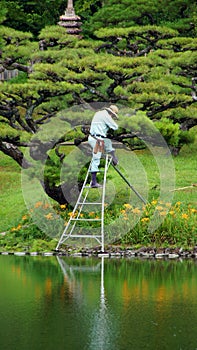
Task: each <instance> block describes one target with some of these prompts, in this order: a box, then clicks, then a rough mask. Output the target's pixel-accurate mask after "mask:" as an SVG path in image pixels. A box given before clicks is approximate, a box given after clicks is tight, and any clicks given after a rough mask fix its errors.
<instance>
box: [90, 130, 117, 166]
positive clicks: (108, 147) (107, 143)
mask: <svg viewBox="0 0 197 350" xmlns="http://www.w3.org/2000/svg"><path fill="white" fill-rule="evenodd" d="M99 140H102V141H104V148H105V152H106V153H110V152H112V151H114V148H113V147H112V142H111V140H110V139H107V138H105V139H104V138H99ZM88 142H89V144H90V146H91V147H92V161H91V168H90V171H91V173H94V172H97V171H99V165H100V160H101V156H102V153H101V152H97V153H96V154H95V153H94V147H95V145H96V139H95V138H94V137H92V136H91V135H90V136H89V137H88Z"/></svg>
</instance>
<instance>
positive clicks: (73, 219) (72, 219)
mask: <svg viewBox="0 0 197 350" xmlns="http://www.w3.org/2000/svg"><path fill="white" fill-rule="evenodd" d="M101 220H102V219H75V218H71V219H70V221H101Z"/></svg>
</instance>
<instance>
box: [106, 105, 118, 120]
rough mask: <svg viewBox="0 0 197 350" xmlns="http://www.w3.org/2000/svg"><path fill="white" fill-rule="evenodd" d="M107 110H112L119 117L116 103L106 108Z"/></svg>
mask: <svg viewBox="0 0 197 350" xmlns="http://www.w3.org/2000/svg"><path fill="white" fill-rule="evenodd" d="M106 110H107V111H109V112H111V113H112V114H113V115H114V116H115V117H116V118H117V119H118V107H117V106H116V105H111V106H109V107H108V108H106Z"/></svg>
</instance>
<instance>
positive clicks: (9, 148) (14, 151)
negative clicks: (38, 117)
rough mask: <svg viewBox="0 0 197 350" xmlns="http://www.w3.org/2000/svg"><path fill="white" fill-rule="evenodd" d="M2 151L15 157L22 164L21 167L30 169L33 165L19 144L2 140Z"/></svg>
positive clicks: (0, 149)
mask: <svg viewBox="0 0 197 350" xmlns="http://www.w3.org/2000/svg"><path fill="white" fill-rule="evenodd" d="M0 151H2V152H3V153H4V154H6V155H7V156H9V157H11V158H12V159H14V160H15V161H16V162H17V163H18V164H19V165H20V167H21V168H23V169H28V168H29V167H31V164H30V163H29V162H28V161H27V160H26V159H25V158H24V155H23V153H22V152H21V151H20V149H19V148H18V147H17V146H15V145H13V144H11V143H9V142H1V143H0Z"/></svg>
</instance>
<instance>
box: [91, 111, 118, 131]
mask: <svg viewBox="0 0 197 350" xmlns="http://www.w3.org/2000/svg"><path fill="white" fill-rule="evenodd" d="M109 129H113V130H117V129H118V125H117V124H116V122H115V121H114V120H113V118H112V117H111V116H110V114H109V113H108V112H107V111H106V110H101V111H98V112H96V113H95V115H94V117H93V119H92V123H91V126H90V134H91V135H93V136H96V135H100V136H103V137H106V136H107V131H108V130H109Z"/></svg>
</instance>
